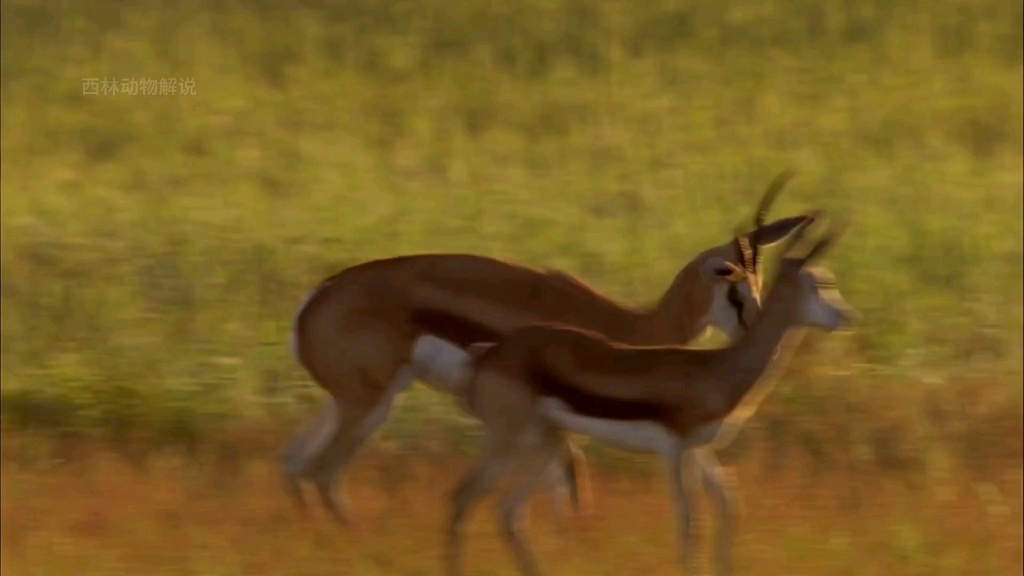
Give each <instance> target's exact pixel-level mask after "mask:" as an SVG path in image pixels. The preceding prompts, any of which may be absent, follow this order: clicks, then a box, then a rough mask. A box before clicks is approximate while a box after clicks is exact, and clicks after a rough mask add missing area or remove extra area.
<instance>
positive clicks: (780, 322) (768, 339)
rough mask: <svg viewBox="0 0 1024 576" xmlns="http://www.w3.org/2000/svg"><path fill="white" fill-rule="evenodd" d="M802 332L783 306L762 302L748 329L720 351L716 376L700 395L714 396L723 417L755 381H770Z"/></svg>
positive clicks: (788, 356)
mask: <svg viewBox="0 0 1024 576" xmlns="http://www.w3.org/2000/svg"><path fill="white" fill-rule="evenodd" d="M805 333H806V329H805V328H803V327H800V326H796V325H795V323H794V321H793V314H792V312H791V310H789V309H787V307H786V306H771V305H770V303H768V302H766V303H765V307H764V309H763V310H762V312H761V315H760V316H759V317H758V319H757V320H756V321H755V322H754V324H753V326H751V327H750V330H748V331H747V332H746V333H745V334H744V335H743V336H742V337H740V339H739V340H737V341H736V343H735V344H733V345H732V346H730V347H728V348H726V349H724V350H722V355H721V356H720V358H721V362H720V364H719V366H720V368H719V372H720V375H719V377H718V378H716V379H714V381H708V382H707V383H706V384H705V385H706V386H709V387H711V388H713V390H707V391H703V392H706V393H702V394H701V397H704V398H716V399H717V400H718V402H715V403H714V404H715V406H714V409H715V410H716V411H720V413H719V414H718V415H717V416H718V417H719V418H724V417H725V416H727V415H728V414H729V413H730V412H732V411H733V410H734V409H735V408H736V407H737V406H738V405H739V404H740V402H742V401H743V399H744V397H746V396H747V394H748V393H750V391H751V389H753V388H754V387H755V386H756V385H758V383H762V382H764V381H765V380H766V379H767V380H774V376H775V375H776V373H777V372H778V371H779V370H780V369H781V368H783V367H784V366H785V365H786V363H787V362H788V360H789V358H790V356H791V355H792V351H793V349H794V348H795V347H796V345H797V344H798V343H799V341H800V339H801V338H802V337H803V335H804V334H805Z"/></svg>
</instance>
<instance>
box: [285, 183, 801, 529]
mask: <svg viewBox="0 0 1024 576" xmlns="http://www.w3.org/2000/svg"><path fill="white" fill-rule="evenodd" d="M791 176H792V173H791V172H785V173H783V174H781V175H779V176H778V177H777V178H775V179H774V180H773V181H772V183H771V184H770V185H769V186H768V189H767V190H766V192H765V194H764V195H763V197H762V200H761V203H760V205H759V207H758V210H757V212H756V214H755V218H754V224H755V228H754V230H753V231H752V232H750V233H749V234H746V235H743V236H740V237H738V238H735V239H733V240H730V241H729V242H727V243H725V244H722V245H720V246H715V247H713V248H710V249H708V250H705V251H704V252H702V253H701V254H699V255H698V256H697V257H695V258H694V259H693V260H692V261H691V262H690V263H689V264H687V265H686V266H685V267H684V268H683V269H682V270H681V271H680V272H679V274H678V275H677V276H676V278H675V280H674V281H673V283H672V285H671V286H670V287H669V289H668V290H667V291H666V293H665V295H664V296H663V297H662V298H661V300H660V301H659V302H658V303H657V305H656V306H654V307H653V308H651V309H648V310H635V309H630V308H626V307H623V306H621V305H619V304H617V303H615V302H613V301H611V300H609V299H607V298H605V297H604V296H602V295H600V294H598V293H597V292H595V291H594V290H592V289H590V288H589V287H588V286H586V285H585V284H583V283H582V282H580V281H579V280H576V279H575V278H573V277H571V276H569V275H567V274H564V273H560V272H552V271H538V270H533V269H530V268H526V267H522V266H517V265H514V264H510V263H507V262H502V261H499V260H495V259H492V258H486V257H481V256H472V255H467V254H426V255H414V256H403V257H397V258H389V259H385V260H377V261H373V262H368V263H365V264H360V265H357V266H353V267H351V268H348V269H346V270H344V271H342V272H340V273H339V274H337V275H335V276H333V277H331V278H329V279H327V280H325V281H324V282H322V283H321V284H320V286H319V287H318V288H317V289H315V290H314V292H313V293H312V294H311V295H310V296H309V298H308V299H307V301H306V302H305V303H304V304H303V306H302V307H301V308H300V310H299V313H298V314H297V316H296V319H295V326H294V330H293V335H292V351H293V353H294V355H295V357H296V358H297V359H298V361H299V362H300V363H301V364H302V365H303V366H304V367H305V368H306V370H307V371H308V372H309V374H310V375H311V376H312V377H313V379H314V380H316V381H317V383H318V384H320V386H321V387H323V388H324V389H325V390H327V391H328V392H329V393H330V394H331V395H332V397H333V400H334V402H332V403H331V404H329V405H328V406H326V407H325V408H324V410H323V411H322V412H321V413H320V415H319V416H318V417H317V418H316V419H315V420H314V421H313V422H312V423H311V424H310V425H309V426H307V428H306V429H305V430H304V431H303V432H301V433H300V434H299V435H298V436H297V437H296V438H295V439H294V440H293V441H292V442H291V444H290V445H289V447H288V448H287V449H286V450H285V452H284V454H283V461H284V462H283V463H284V467H285V472H286V479H287V481H288V487H289V488H290V490H291V491H292V493H293V494H294V495H295V497H296V499H297V501H298V502H299V503H300V504H301V503H302V496H301V492H300V491H299V484H298V480H299V479H300V478H310V479H312V480H313V481H314V482H315V483H316V485H317V487H318V489H319V492H320V495H321V498H322V500H323V502H324V504H325V506H326V507H327V508H328V510H329V511H330V512H331V513H332V514H333V515H334V516H335V518H337V519H338V520H340V521H344V520H345V510H344V507H343V506H341V505H339V503H337V502H336V501H335V500H334V498H333V495H332V493H331V484H332V482H333V479H334V478H335V476H336V475H337V474H338V473H339V472H340V471H341V470H342V469H343V467H344V466H345V465H346V464H347V463H348V462H349V461H350V460H351V459H352V458H353V457H354V455H355V454H356V453H357V452H358V450H359V449H360V447H361V446H363V445H364V444H365V442H366V441H367V440H368V439H369V438H370V436H371V435H372V434H373V433H374V432H375V431H376V430H377V429H378V428H379V427H380V426H381V425H382V424H383V423H384V422H385V420H386V418H387V415H388V412H389V411H390V409H391V406H392V403H393V402H394V400H395V399H396V398H397V396H398V395H400V394H401V393H402V392H403V391H404V390H405V389H407V388H408V387H409V386H410V385H411V384H412V382H413V380H414V379H417V378H418V379H420V380H422V381H423V382H424V383H426V384H428V385H429V386H431V387H433V388H436V389H438V390H441V391H447V392H453V391H455V389H456V388H457V382H455V381H453V379H452V378H451V374H450V373H451V370H448V369H446V366H447V367H450V366H454V365H458V364H459V362H462V361H464V360H465V358H466V355H465V352H464V349H465V347H467V346H469V345H470V344H472V343H474V342H480V341H493V340H496V339H498V338H499V337H500V336H501V335H502V334H505V333H507V332H509V331H511V330H514V329H516V328H520V327H523V326H526V325H529V324H532V323H536V322H561V323H566V324H570V325H574V326H580V327H582V328H586V329H590V330H594V331H597V332H600V333H602V334H607V335H608V336H610V337H612V338H615V339H617V340H621V341H624V342H630V343H635V344H669V343H685V342H688V341H690V340H692V339H693V338H695V337H696V336H698V335H699V334H700V333H701V332H702V331H703V330H704V329H705V328H707V327H708V326H709V325H714V326H716V327H718V328H719V329H721V330H723V331H724V332H726V334H728V335H729V336H730V337H731V338H735V337H737V336H738V335H739V334H741V333H742V332H743V330H744V327H745V326H746V325H747V324H749V323H750V322H752V321H753V320H754V318H756V316H757V312H758V309H759V299H758V294H759V288H760V282H761V281H760V269H759V261H760V251H761V250H760V249H761V247H764V246H768V245H771V244H774V243H776V242H778V241H780V240H782V239H783V238H784V237H786V236H787V235H788V234H789V233H790V232H792V231H793V230H794V229H795V228H796V227H797V226H798V225H799V224H801V223H802V222H804V221H805V220H806V217H805V216H796V217H791V218H785V219H781V220H778V221H775V222H772V223H767V224H766V223H765V222H764V217H765V215H766V213H767V211H768V209H769V208H770V205H771V203H772V201H773V200H774V198H775V196H776V195H777V194H778V192H779V191H780V190H781V189H782V188H783V186H784V185H785V183H786V182H787V181H788V180H789V179H790V177H791ZM416 350H419V352H420V353H417V352H416ZM567 454H571V455H575V456H576V458H577V459H578V458H580V457H581V454H580V453H578V451H576V450H574V449H572V448H571V446H570V445H568V444H567ZM575 465H576V462H574V461H573V460H572V459H567V460H566V461H565V462H564V467H563V473H562V475H563V476H569V475H573V476H575V474H576V473H577V472H579V471H577V470H576V466H575ZM576 488H577V487H576V486H575V485H570V486H569V489H570V493H571V494H573V495H574V496H575V495H577V494H578V490H577V489H576ZM574 503H576V504H578V501H577V500H576V499H575V498H574Z"/></svg>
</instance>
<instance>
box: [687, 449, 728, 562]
mask: <svg viewBox="0 0 1024 576" xmlns="http://www.w3.org/2000/svg"><path fill="white" fill-rule="evenodd" d="M692 452H693V453H694V457H695V458H696V460H697V463H698V466H699V467H700V472H701V478H702V479H703V481H704V489H705V490H707V492H708V495H709V496H711V499H712V500H714V502H715V505H716V507H717V508H718V532H717V535H716V537H715V569H716V574H718V576H729V575H730V574H731V573H732V532H733V528H734V524H735V518H734V506H733V500H734V497H733V494H732V482H731V481H730V480H729V479H728V478H727V477H726V475H725V472H724V471H723V470H722V466H721V464H719V462H718V458H716V457H715V454H714V452H712V451H711V450H710V449H697V450H693V451H692Z"/></svg>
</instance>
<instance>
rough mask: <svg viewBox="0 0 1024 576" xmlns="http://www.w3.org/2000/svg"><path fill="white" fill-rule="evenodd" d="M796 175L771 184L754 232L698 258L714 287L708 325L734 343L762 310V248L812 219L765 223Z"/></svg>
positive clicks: (789, 172) (785, 174) (706, 279)
mask: <svg viewBox="0 0 1024 576" xmlns="http://www.w3.org/2000/svg"><path fill="white" fill-rule="evenodd" d="M795 174H796V173H795V172H793V171H792V170H787V171H785V172H782V173H781V174H779V175H778V176H776V177H775V178H774V179H773V180H772V181H771V183H770V184H768V187H767V189H766V190H765V193H764V195H763V196H762V197H761V202H760V203H759V204H758V207H757V211H756V212H755V213H754V221H753V223H754V228H753V230H752V231H751V232H748V233H746V234H738V235H737V236H736V237H735V238H733V239H732V240H730V241H729V242H727V243H725V244H722V245H721V246H715V247H714V248H711V249H709V250H706V251H705V252H704V253H703V254H701V255H700V256H698V257H697V260H696V262H698V263H699V264H698V265H699V269H700V272H701V276H702V277H703V280H704V282H705V283H706V285H710V287H711V290H710V295H711V302H710V305H709V307H708V309H707V310H708V312H707V315H706V323H707V324H710V325H712V326H714V327H716V328H718V329H719V330H721V331H723V332H725V334H726V335H728V336H729V338H730V339H731V340H736V339H737V338H739V337H740V336H741V335H742V334H743V333H744V332H745V331H746V330H747V328H749V327H750V326H751V325H752V324H753V322H754V320H755V319H756V318H757V316H758V314H759V313H760V311H761V288H762V285H763V279H762V274H761V257H762V254H761V253H762V249H763V248H764V247H766V246H771V245H773V244H777V243H778V242H780V241H782V240H783V239H784V238H786V237H787V236H789V235H790V234H791V233H792V232H793V231H794V230H796V229H797V228H799V227H800V226H801V225H802V224H804V223H806V222H808V220H809V216H807V215H801V216H793V217H790V218H782V219H780V220H776V221H774V222H771V223H768V224H766V223H765V217H766V216H767V215H768V211H769V210H770V209H771V206H772V203H773V202H774V201H775V198H776V197H777V196H778V194H779V192H781V191H782V189H783V188H784V187H785V186H786V184H787V183H788V182H789V181H790V180H791V179H792V178H793V176H795Z"/></svg>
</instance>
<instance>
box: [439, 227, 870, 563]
mask: <svg viewBox="0 0 1024 576" xmlns="http://www.w3.org/2000/svg"><path fill="white" fill-rule="evenodd" d="M806 229H807V226H802V227H801V228H800V229H799V231H798V232H797V234H795V235H794V238H793V239H792V240H791V243H790V245H789V247H790V248H791V247H792V246H793V243H795V242H796V241H798V240H799V238H800V237H802V236H803V235H804V233H805V231H806ZM835 238H836V234H835V233H832V234H829V235H826V236H825V237H824V238H823V239H822V240H821V241H819V242H818V243H817V244H816V245H815V247H814V248H812V249H811V250H810V252H809V253H808V254H807V255H806V256H803V257H794V256H786V257H784V258H783V259H782V260H781V261H780V266H779V272H778V276H777V279H776V281H775V283H774V285H773V286H772V288H771V290H770V292H769V293H768V295H767V297H766V298H765V299H764V301H763V307H762V310H761V314H760V317H759V318H758V319H757V320H756V321H755V322H754V323H753V325H752V326H751V327H750V328H749V329H748V330H747V332H746V333H745V334H744V335H743V336H741V337H740V338H739V339H737V340H736V342H735V343H733V344H732V345H730V346H728V347H725V348H720V349H713V350H702V349H692V348H686V347H682V346H632V345H628V344H622V343H618V342H615V341H613V340H610V339H608V338H607V337H605V336H603V335H601V334H598V333H595V332H592V331H587V330H581V329H579V328H573V327H568V326H561V325H556V324H538V325H534V326H529V327H525V328H522V329H519V330H516V331H514V332H512V333H510V334H508V335H506V336H505V337H504V338H502V339H501V340H499V341H498V343H497V344H494V345H487V344H477V345H474V346H472V347H471V348H470V355H471V356H472V357H475V360H474V361H473V362H472V367H471V372H472V375H471V376H470V378H469V381H468V382H467V384H466V386H465V390H464V395H465V400H466V404H467V407H468V408H469V409H470V411H471V412H472V413H473V414H474V415H476V416H477V417H478V418H480V419H481V421H482V422H483V423H484V426H485V429H486V430H487V448H486V452H485V455H484V456H483V458H481V460H480V461H479V463H478V464H477V465H476V466H475V467H474V468H473V469H472V470H471V471H470V472H469V473H468V474H467V475H466V477H465V478H464V479H463V481H462V482H461V483H460V484H459V486H458V488H457V489H456V490H455V492H454V493H453V496H452V507H453V509H452V517H451V523H450V525H449V530H448V539H449V540H448V546H447V550H446V568H447V573H448V574H449V576H454V575H457V574H460V573H461V566H460V556H461V546H462V536H461V526H462V523H463V521H464V519H465V517H466V515H467V513H468V511H469V510H470V509H471V507H472V506H473V504H474V503H475V502H476V501H477V500H479V499H480V498H482V497H483V496H485V495H486V494H487V493H488V492H490V490H491V489H492V487H493V486H494V484H495V482H496V481H497V480H498V479H499V478H501V477H502V476H504V475H506V474H509V473H512V472H519V473H523V474H525V477H526V481H525V482H524V483H522V484H521V485H520V486H519V487H518V488H517V489H515V490H513V492H512V493H511V495H510V496H509V497H507V498H506V499H505V500H504V501H503V503H502V513H501V523H502V532H503V534H504V536H505V537H506V539H507V541H508V543H509V545H510V547H511V548H512V550H513V553H514V555H515V557H516V560H517V562H518V564H519V566H520V569H521V571H522V572H523V573H524V574H529V575H531V576H532V575H536V574H538V573H539V570H538V567H537V564H536V561H535V560H534V558H533V556H532V554H531V553H530V551H529V549H528V547H527V545H526V542H525V541H524V540H523V538H522V537H521V536H520V535H519V533H518V530H517V526H516V524H517V518H518V511H519V509H520V507H521V505H522V504H523V503H524V502H525V501H526V499H527V498H528V497H529V495H530V493H531V491H532V490H533V488H534V487H535V486H536V483H537V475H538V474H539V473H540V471H543V470H544V469H545V468H546V467H547V466H548V463H549V461H550V459H551V458H553V457H555V456H556V455H557V450H558V448H559V446H561V440H560V439H561V431H572V432H577V433H581V434H586V435H588V436H591V437H594V438H599V439H601V440H604V441H607V442H610V443H614V444H618V445H620V446H621V447H623V448H626V449H629V450H635V451H642V452H656V453H660V454H662V455H663V456H664V457H665V459H666V461H667V464H668V470H669V485H670V488H671V491H672V494H673V497H674V499H675V500H676V506H677V511H676V512H677V520H678V523H679V547H680V559H681V561H682V563H683V565H684V567H685V568H686V569H687V572H688V573H689V572H690V570H689V568H690V566H689V565H688V561H689V559H690V558H691V557H692V554H691V553H690V551H689V550H687V549H686V542H687V538H686V536H687V534H686V531H687V530H688V526H687V517H686V516H687V508H686V505H685V499H684V494H683V480H682V478H681V474H682V457H683V454H684V453H685V452H686V451H687V450H688V449H690V448H692V439H693V437H694V436H695V433H697V432H698V431H700V430H701V429H702V427H705V426H707V425H709V424H711V423H715V422H720V421H722V420H723V419H725V418H726V417H727V416H728V415H729V414H730V412H732V411H733V410H734V409H735V408H736V407H737V406H738V405H739V404H740V402H741V401H743V400H744V398H745V397H746V396H747V395H748V394H750V393H751V391H752V390H753V389H754V387H755V386H758V387H761V386H765V385H766V384H765V382H766V378H765V377H766V375H767V374H766V373H767V372H769V369H771V370H772V371H776V370H778V369H779V368H781V367H782V366H784V365H785V363H786V357H785V356H786V355H787V353H788V352H789V351H791V350H792V347H793V346H794V345H795V342H796V340H798V339H799V338H800V337H801V335H802V334H803V333H804V332H805V330H804V329H805V328H808V327H816V328H820V329H822V330H825V331H829V332H831V331H834V330H837V329H839V328H843V327H845V326H847V325H849V324H850V321H851V317H852V315H851V312H850V310H849V308H848V307H847V305H846V304H845V302H844V301H843V299H842V297H841V296H840V295H839V292H838V290H837V289H836V288H835V287H834V284H833V283H832V282H831V280H830V278H831V275H830V274H828V273H827V271H824V270H822V269H817V268H813V267H810V266H808V265H807V264H808V263H809V262H810V261H812V260H813V259H814V258H817V257H818V256H820V255H821V254H822V253H824V251H825V249H826V248H827V247H828V246H829V245H831V243H832V242H833V241H834V240H835ZM767 381H770V379H769V380H767ZM759 392H763V391H759ZM726 520H727V518H723V521H726ZM719 538H720V541H719V543H718V544H719V545H718V547H717V551H718V554H717V560H716V563H717V565H718V572H719V574H729V573H730V572H731V562H730V558H731V538H732V536H731V526H727V527H726V529H725V530H723V531H720V532H719Z"/></svg>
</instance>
